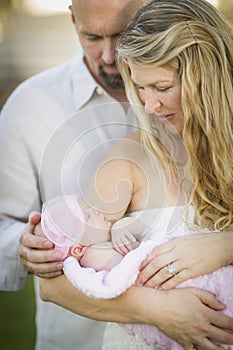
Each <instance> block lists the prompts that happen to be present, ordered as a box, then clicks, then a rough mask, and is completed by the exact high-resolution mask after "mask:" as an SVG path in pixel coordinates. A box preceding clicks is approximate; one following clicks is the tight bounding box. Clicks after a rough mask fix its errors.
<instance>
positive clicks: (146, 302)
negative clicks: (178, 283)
mask: <svg viewBox="0 0 233 350" xmlns="http://www.w3.org/2000/svg"><path fill="white" fill-rule="evenodd" d="M40 295H41V298H42V299H43V300H44V301H50V302H54V303H56V304H58V305H60V306H62V307H65V308H66V309H68V310H70V311H72V312H74V313H77V314H80V315H82V316H85V317H88V318H92V319H95V320H102V321H110V322H122V323H145V324H152V325H154V326H156V327H158V328H159V329H160V330H162V331H163V332H164V333H165V334H167V335H168V336H169V337H171V338H172V339H174V340H176V341H177V342H179V343H180V344H181V345H182V346H183V347H184V348H191V345H192V344H196V345H199V346H200V347H201V348H202V349H204V350H205V349H206V350H207V349H213V350H218V349H221V347H219V346H217V345H214V344H213V343H212V342H211V341H210V340H209V338H211V339H215V340H218V341H220V342H221V343H226V344H233V333H229V332H227V330H228V331H232V332H233V319H231V318H229V317H227V316H225V315H223V314H221V313H219V312H217V311H215V310H222V309H223V307H224V306H223V305H222V304H220V303H219V302H218V301H217V300H216V299H215V298H214V296H213V295H212V294H210V293H209V292H206V291H202V290H198V289H194V288H188V289H173V290H168V291H161V290H154V289H152V288H146V287H136V286H134V287H131V288H130V289H129V290H127V291H126V292H125V293H123V294H122V295H120V296H119V297H118V298H115V299H109V300H96V299H92V298H89V297H87V296H86V295H84V294H82V293H81V292H79V291H78V290H77V289H75V288H74V287H73V286H72V285H71V284H70V283H69V282H68V281H67V279H66V277H65V276H61V277H57V278H54V279H41V282H40ZM207 305H209V306H207ZM222 328H225V330H223V329H222ZM210 346H211V347H210Z"/></svg>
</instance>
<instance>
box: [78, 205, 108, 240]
mask: <svg viewBox="0 0 233 350" xmlns="http://www.w3.org/2000/svg"><path fill="white" fill-rule="evenodd" d="M84 215H85V231H84V234H83V237H82V239H81V242H80V243H82V244H83V245H88V246H89V245H92V244H95V243H98V242H106V241H109V240H110V229H111V226H112V223H111V222H110V221H109V220H107V219H106V218H105V216H104V214H103V213H100V212H98V211H97V210H94V209H91V208H90V209H88V210H87V211H86V212H85V214H84Z"/></svg>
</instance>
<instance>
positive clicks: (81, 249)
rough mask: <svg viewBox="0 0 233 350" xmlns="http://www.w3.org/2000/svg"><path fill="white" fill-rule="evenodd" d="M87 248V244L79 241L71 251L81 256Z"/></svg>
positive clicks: (76, 256)
mask: <svg viewBox="0 0 233 350" xmlns="http://www.w3.org/2000/svg"><path fill="white" fill-rule="evenodd" d="M86 250H87V247H86V246H83V245H82V244H80V243H78V244H75V245H74V246H73V247H71V248H70V253H71V255H72V256H74V257H75V258H81V256H83V255H84V254H85V252H86Z"/></svg>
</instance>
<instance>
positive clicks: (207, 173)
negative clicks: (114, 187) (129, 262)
mask: <svg viewBox="0 0 233 350" xmlns="http://www.w3.org/2000/svg"><path fill="white" fill-rule="evenodd" d="M118 53H119V66H120V70H121V72H122V74H123V77H124V80H125V84H126V89H127V92H128V98H129V100H130V102H131V103H132V104H133V106H142V107H144V108H145V111H146V113H145V114H142V113H141V111H140V108H139V109H138V108H137V107H135V112H136V114H137V115H138V119H139V126H140V129H141V130H142V131H141V140H142V143H143V145H144V146H145V147H146V148H148V150H150V151H152V152H153V154H155V156H156V158H157V163H158V168H159V167H160V168H162V169H163V171H164V173H165V178H166V183H167V185H168V186H167V188H168V191H167V193H165V200H164V206H165V207H171V206H173V205H176V204H177V198H179V193H181V202H178V204H179V205H180V204H182V205H183V204H185V205H186V207H187V209H189V208H190V207H191V208H193V209H194V220H193V223H194V224H195V225H196V227H198V228H199V229H200V230H201V231H202V230H203V231H204V230H205V229H206V228H207V229H209V230H214V231H215V230H218V231H222V232H215V233H211V234H207V235H204V234H202V235H194V236H188V237H185V238H178V239H176V240H174V241H173V242H170V243H168V244H165V245H163V246H162V247H160V248H159V249H158V250H157V251H156V250H155V251H154V252H153V253H152V254H150V255H149V256H148V258H147V259H146V261H145V262H144V264H143V266H142V271H141V274H140V276H139V279H138V283H139V284H144V285H146V286H149V287H154V286H155V285H158V284H161V283H163V282H165V281H167V282H166V283H164V284H163V288H172V287H174V286H176V285H177V284H178V283H180V282H182V281H184V280H187V279H188V278H191V277H195V276H198V275H201V274H204V273H208V272H212V271H214V270H216V269H218V268H219V267H221V266H224V265H228V264H232V262H233V252H232V243H233V242H232V241H233V233H232V231H233V229H232V223H233V220H232V208H233V203H232V198H233V196H232V192H233V181H232V177H233V173H232V165H231V164H232V163H231V160H232V152H233V151H232V147H231V144H232V141H233V130H232V116H233V105H232V103H233V102H232V101H233V81H232V80H233V78H232V71H233V34H232V31H231V29H230V27H229V25H227V23H226V21H225V19H223V18H222V16H221V15H220V14H219V13H218V12H217V10H216V9H215V8H214V7H213V6H211V5H210V4H208V3H207V2H206V1H204V0H195V1H194V0H193V1H191V0H179V1H174V0H161V1H159V0H158V1H153V2H152V3H150V4H149V5H147V6H146V7H145V8H143V9H142V10H141V11H140V12H139V13H138V14H137V16H136V17H135V19H134V20H133V21H132V22H131V24H130V25H129V26H128V28H127V29H126V31H125V32H124V33H123V34H122V36H121V38H120V41H119V47H118ZM220 101H221V103H220ZM138 112H139V113H138ZM148 130H149V131H150V132H149V131H148ZM163 136H165V137H163ZM180 136H181V138H182V141H183V143H184V145H185V150H186V152H187V157H188V160H187V162H185V164H186V165H185V166H184V167H183V159H180V158H179V156H180V153H179V152H175V154H174V153H172V150H173V147H170V145H171V146H172V145H173V144H174V142H175V144H176V140H177V139H178V140H179V144H180ZM167 140H169V146H167ZM170 141H171V142H170ZM178 150H179V148H178ZM165 209H166V208H165ZM187 215H189V210H187ZM187 218H189V217H188V216H187ZM168 264H170V267H169V268H168V267H167V266H168ZM171 266H172V268H171ZM174 272H175V273H174ZM62 281H63V282H64V279H63V280H62ZM56 283H58V286H59V282H54V281H50V280H49V281H44V282H43V283H42V289H43V291H44V295H45V296H44V299H46V300H52V301H54V302H56V303H59V304H60V305H62V306H65V307H67V308H69V309H70V310H72V311H74V312H78V313H82V314H83V315H85V316H87V317H93V318H96V319H104V320H110V321H113V320H115V321H118V322H135V323H140V322H141V320H140V321H139V320H138V318H137V316H138V314H137V310H139V311H140V309H142V310H143V311H144V313H145V314H147V313H148V315H149V317H148V320H146V321H144V323H150V324H154V325H155V326H157V327H159V328H160V329H161V330H162V331H164V332H165V333H166V334H167V335H168V336H169V337H171V338H173V339H175V340H177V341H178V342H179V343H180V344H181V345H182V346H183V347H184V348H185V349H187V350H191V349H195V345H196V346H199V347H201V348H202V349H213V350H217V349H222V348H223V347H220V346H218V345H215V344H214V343H213V342H212V340H211V339H214V340H217V341H219V342H221V343H225V344H232V333H231V334H230V333H229V332H225V331H224V330H223V329H222V328H226V329H227V330H229V331H232V325H233V323H232V320H229V319H228V318H223V317H222V315H221V314H220V313H217V312H215V311H214V310H213V309H214V308H215V309H216V310H217V309H218V310H220V308H217V307H216V305H215V307H213V309H210V308H208V307H207V308H205V310H204V309H203V307H204V305H203V304H202V306H200V304H198V302H199V301H200V299H202V297H200V298H197V297H196V296H197V294H196V295H195V302H194V299H192V300H190V299H189V297H190V295H188V294H187V293H188V291H187V290H182V291H181V290H178V289H177V290H176V289H171V290H169V291H154V290H153V288H145V287H133V288H132V289H131V290H129V291H128V292H126V293H125V294H124V295H123V296H122V297H120V298H118V299H116V300H113V301H109V302H108V303H107V304H106V303H104V302H103V303H100V304H98V307H97V306H96V309H94V306H93V305H94V304H92V312H91V313H90V312H89V313H88V312H87V311H85V310H84V309H82V308H81V307H80V303H81V302H82V301H83V302H84V303H85V305H87V304H88V302H90V301H89V300H87V298H84V297H80V294H78V293H77V292H75V291H74V290H73V289H72V288H71V287H70V286H69V285H67V284H62V288H61V289H60V291H61V293H54V291H53V286H54V285H55V286H56ZM135 293H140V297H139V298H138V299H137V298H136V297H135ZM142 293H145V294H144V295H143V294H142ZM149 293H150V296H149ZM166 293H168V294H166ZM55 294H56V295H55ZM58 294H59V295H58ZM191 294H192V293H191ZM42 295H43V292H42ZM154 295H157V303H155V302H153V296H154ZM76 296H77V297H79V298H80V302H79V303H78V302H75V297H76ZM164 296H166V303H164ZM136 300H137V302H139V304H138V306H137V307H136V308H135V309H133V308H132V301H133V302H135V301H136ZM202 300H203V299H202ZM148 301H149V303H150V304H151V307H149V303H148ZM203 302H204V304H206V303H207V304H209V305H210V306H211V303H210V301H208V302H206V301H205V300H203ZM90 303H92V302H90ZM194 304H195V305H194ZM96 305H97V304H96ZM123 305H127V309H128V310H127V311H128V312H129V314H130V312H133V311H132V310H134V312H136V315H135V319H134V320H133V321H132V319H133V316H132V315H131V314H130V316H129V317H128V318H127V317H125V316H124V317H123V316H119V315H117V311H116V310H117V308H118V310H119V314H120V315H123V311H122V309H123ZM212 306H213V305H212ZM110 308H111V310H112V311H111V312H110V311H109V309H110ZM165 308H166V310H167V312H164V309H165ZM96 310H97V311H96ZM194 310H196V311H194ZM152 311H153V312H154V316H153V320H152V318H151V317H152V316H151V312H152ZM114 313H115V314H114ZM184 313H186V314H187V318H186V321H185V320H184ZM207 313H208V316H207ZM200 315H202V316H201V318H199V319H197V318H196V317H199V316H200ZM194 318H196V319H195V322H193V320H194ZM192 322H193V323H192ZM142 323H143V322H142ZM105 339H106V340H105V345H104V349H110V348H112V349H117V348H120V349H141V348H142V345H141V344H140V343H138V342H137V339H134V338H132V337H130V338H128V336H127V335H126V333H122V330H121V329H119V328H117V327H116V328H114V326H113V327H112V326H111V325H110V327H109V328H108V329H107V331H106V337H105ZM117 340H119V341H118V343H117Z"/></svg>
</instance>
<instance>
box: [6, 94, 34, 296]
mask: <svg viewBox="0 0 233 350" xmlns="http://www.w3.org/2000/svg"><path fill="white" fill-rule="evenodd" d="M20 101H21V99H20V98H18V93H13V96H11V97H10V99H9V100H8V102H7V103H6V105H5V107H4V108H3V110H2V113H1V116H0V266H1V269H0V290H19V289H21V288H23V286H24V283H25V279H26V276H27V272H26V269H25V268H24V267H23V265H22V264H21V262H20V258H19V256H18V242H19V236H20V234H21V232H22V230H23V228H24V226H25V223H26V222H27V219H28V215H29V213H30V212H31V211H32V210H40V209H39V199H38V198H39V190H38V184H37V179H36V170H35V164H34V160H33V156H32V153H31V149H30V142H31V141H30V140H31V139H32V138H33V135H30V131H29V130H27V124H26V122H25V120H26V119H25V116H26V115H27V116H28V117H30V111H29V109H28V105H27V103H25V100H22V102H20ZM23 133H24V134H23ZM25 135H26V136H25ZM31 147H33V142H31Z"/></svg>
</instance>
